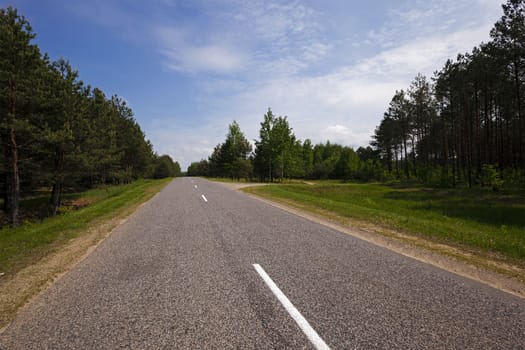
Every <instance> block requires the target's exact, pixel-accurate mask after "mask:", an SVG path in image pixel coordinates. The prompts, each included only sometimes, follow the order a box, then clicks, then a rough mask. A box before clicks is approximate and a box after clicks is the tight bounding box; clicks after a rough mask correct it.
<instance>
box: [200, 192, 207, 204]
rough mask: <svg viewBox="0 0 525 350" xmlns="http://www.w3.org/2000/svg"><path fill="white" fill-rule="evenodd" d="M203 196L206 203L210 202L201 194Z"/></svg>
mask: <svg viewBox="0 0 525 350" xmlns="http://www.w3.org/2000/svg"><path fill="white" fill-rule="evenodd" d="M201 196H202V199H204V201H205V202H208V200H207V199H206V197H204V195H203V194H201Z"/></svg>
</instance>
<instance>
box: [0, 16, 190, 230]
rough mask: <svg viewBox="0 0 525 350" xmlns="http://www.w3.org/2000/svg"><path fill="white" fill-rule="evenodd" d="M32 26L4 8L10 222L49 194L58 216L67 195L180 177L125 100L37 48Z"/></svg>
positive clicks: (0, 125) (0, 141) (0, 166)
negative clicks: (29, 202)
mask: <svg viewBox="0 0 525 350" xmlns="http://www.w3.org/2000/svg"><path fill="white" fill-rule="evenodd" d="M35 36H36V35H35V33H34V32H33V30H32V28H31V25H30V23H29V22H28V21H27V20H26V19H25V18H24V17H23V16H22V15H20V14H19V13H18V12H17V10H16V9H14V8H12V7H9V8H7V9H0V118H1V119H0V193H1V198H2V200H1V202H2V209H3V214H0V227H1V226H2V225H3V224H10V225H17V224H18V223H19V221H20V201H21V199H22V198H29V197H31V196H35V195H36V194H37V193H38V194H40V193H47V195H48V196H49V204H48V205H47V206H46V208H44V210H43V211H42V213H41V215H42V216H43V217H45V216H54V215H56V214H57V212H58V211H59V208H60V205H61V200H62V196H63V194H64V193H66V192H71V191H82V190H86V189H89V188H93V187H95V186H98V185H101V184H124V183H129V182H131V181H134V180H136V179H138V178H150V177H151V178H153V177H155V178H162V177H168V176H176V175H178V174H179V173H180V166H179V165H178V163H176V162H173V160H172V159H171V158H170V157H169V156H158V155H156V154H155V153H154V151H153V147H152V145H151V143H150V142H149V141H148V140H147V139H146V138H145V135H144V132H143V131H142V130H141V128H140V126H139V124H138V123H137V122H136V120H135V118H134V114H133V111H132V110H131V108H130V107H129V106H128V105H127V103H126V101H125V100H124V99H123V98H120V97H118V96H116V95H114V96H111V97H108V96H106V95H105V94H104V92H103V91H102V90H100V89H98V88H93V87H91V86H90V85H86V84H85V83H84V82H82V81H81V80H80V79H79V73H78V72H77V71H76V70H74V69H73V68H72V66H71V65H70V63H69V62H68V61H67V60H66V59H63V58H61V59H58V60H56V61H51V60H50V58H49V56H48V55H47V54H43V53H42V52H41V51H40V49H39V47H38V46H37V45H36V44H34V39H35Z"/></svg>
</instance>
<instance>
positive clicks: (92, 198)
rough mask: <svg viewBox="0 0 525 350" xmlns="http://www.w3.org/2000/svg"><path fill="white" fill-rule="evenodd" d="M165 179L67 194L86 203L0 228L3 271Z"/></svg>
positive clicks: (129, 206)
mask: <svg viewBox="0 0 525 350" xmlns="http://www.w3.org/2000/svg"><path fill="white" fill-rule="evenodd" d="M168 181H169V180H168V179H166V180H139V181H136V182H134V183H131V184H128V185H122V186H111V187H106V188H99V189H94V190H90V191H87V192H83V193H80V194H72V195H68V196H66V198H65V201H64V202H65V203H68V204H69V203H83V204H82V205H83V206H84V205H85V206H84V207H83V208H81V209H79V210H74V209H73V208H72V207H73V206H74V204H73V205H66V206H65V207H62V208H61V211H62V212H63V214H61V215H59V216H56V217H53V218H48V219H45V220H43V221H42V222H36V223H26V224H24V225H21V226H20V227H16V228H8V227H6V228H3V229H2V230H0V272H3V273H6V274H12V273H14V272H16V271H17V270H19V269H21V268H23V267H24V266H27V265H28V264H31V263H33V262H34V261H37V260H38V259H39V258H41V257H42V256H43V255H45V254H46V253H47V252H49V251H50V250H54V249H57V248H58V247H59V246H60V245H61V244H63V243H65V242H67V241H69V240H70V239H72V238H75V237H77V236H78V235H80V234H82V232H83V231H84V230H85V229H87V228H88V227H89V226H91V225H96V224H98V223H100V222H102V221H104V220H106V219H108V218H113V217H115V216H120V215H122V214H123V213H127V212H129V211H130V210H133V209H134V208H136V207H137V206H138V205H139V204H141V203H143V202H145V201H147V200H148V199H150V198H151V197H152V196H153V195H154V194H156V193H157V192H158V191H160V190H161V189H162V188H163V187H164V186H165V185H166V184H167V183H168Z"/></svg>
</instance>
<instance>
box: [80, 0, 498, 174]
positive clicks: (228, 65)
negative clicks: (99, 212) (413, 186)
mask: <svg viewBox="0 0 525 350" xmlns="http://www.w3.org/2000/svg"><path fill="white" fill-rule="evenodd" d="M94 1H95V3H94V4H95V5H93V6H91V5H85V4H84V5H83V3H81V2H80V1H76V0H75V1H73V2H74V3H75V4H76V5H75V6H76V7H77V9H78V11H77V13H80V12H85V13H91V15H90V16H92V17H93V21H95V23H97V24H99V25H103V26H107V27H108V28H111V29H112V30H115V31H117V30H121V31H122V32H127V33H128V36H131V35H130V34H132V33H136V35H137V36H142V37H146V38H147V39H148V41H149V42H148V47H149V48H151V47H152V48H153V49H154V50H155V52H157V53H158V62H155V63H157V64H158V65H159V66H161V67H162V71H163V74H168V75H169V74H173V80H174V84H176V81H177V79H178V78H180V77H182V78H183V79H184V80H185V82H187V83H188V84H191V87H192V92H193V91H194V92H195V93H194V94H192V100H191V101H186V103H188V104H195V105H198V106H199V107H198V109H197V108H194V109H193V110H191V113H193V115H192V118H195V119H198V120H200V121H201V122H200V123H198V124H199V125H200V126H198V127H196V128H195V127H186V128H184V127H183V128H176V127H171V125H180V123H178V122H176V120H177V117H173V116H171V117H170V116H169V115H168V114H169V112H166V119H169V120H170V121H171V123H168V125H170V126H169V127H165V126H157V127H156V126H154V125H151V127H150V129H149V130H146V132H147V135H148V136H149V137H151V139H152V141H153V143H154V144H155V145H156V148H157V150H158V151H159V152H161V153H165V152H167V153H170V154H171V155H172V156H174V158H176V159H178V160H179V161H180V162H181V164H182V165H183V167H184V166H187V165H188V164H189V162H190V161H193V160H199V159H201V158H203V157H206V156H207V155H208V154H209V153H210V152H211V151H212V149H213V147H214V146H215V144H216V143H218V142H221V141H222V140H223V138H224V134H225V132H226V128H227V125H228V124H229V123H230V122H231V121H232V120H233V119H236V120H237V121H239V123H240V125H241V127H242V128H243V131H245V133H246V135H247V137H248V138H250V139H253V138H256V137H257V136H258V128H259V122H260V121H261V120H262V115H263V114H264V113H265V111H266V109H267V108H268V107H272V108H273V109H274V111H275V112H276V113H277V114H279V115H281V114H286V115H288V117H289V120H290V123H291V126H292V127H293V128H294V131H295V133H296V135H297V136H298V137H299V138H301V139H305V138H310V139H312V140H313V141H314V142H323V141H326V140H327V139H331V140H333V141H336V142H340V143H343V144H347V145H352V146H358V145H366V144H367V143H368V141H369V140H370V136H371V134H372V133H373V131H374V128H375V126H376V125H377V124H378V122H379V120H380V119H381V117H382V114H383V112H384V110H385V108H386V107H387V105H388V102H389V100H390V98H391V97H392V95H393V94H394V92H395V90H396V89H401V88H405V87H407V86H408V85H409V84H410V81H411V80H412V79H413V78H414V76H415V75H416V74H417V73H418V72H421V73H423V74H425V75H427V76H429V75H431V74H432V73H433V71H435V70H438V69H440V68H441V66H442V65H443V64H444V62H445V60H446V59H447V58H454V57H455V56H456V55H457V54H458V53H463V52H466V51H470V50H471V49H472V47H473V46H475V45H477V44H479V43H480V42H481V41H487V40H488V39H489V37H488V33H489V30H490V28H491V27H492V25H493V23H494V22H495V21H496V20H497V19H498V17H499V16H500V13H501V10H500V4H499V3H498V1H495V0H465V1H456V0H435V1H425V0H400V1H395V2H390V1H378V3H379V4H383V5H375V7H374V8H373V9H372V7H371V8H370V9H368V8H365V10H364V11H363V9H360V10H361V11H360V12H359V13H363V14H366V15H365V17H366V16H368V14H367V11H368V10H370V11H371V12H372V11H381V10H382V11H383V12H382V13H377V12H375V13H374V14H373V15H370V18H368V17H366V18H359V19H356V18H355V17H353V16H354V14H353V12H354V11H353V10H355V9H357V7H361V6H368V5H366V4H363V3H362V2H360V3H358V2H352V1H347V2H340V3H338V4H337V5H336V6H334V5H333V4H328V2H326V3H325V2H322V1H319V2H316V1H301V0H293V1H287V0H192V1H176V0H152V1H151V2H148V7H152V8H154V9H155V11H153V12H151V11H145V12H146V13H147V15H146V16H142V14H137V13H136V12H132V11H131V10H129V8H130V6H128V5H129V3H124V2H122V1H121V0H115V1H109V4H108V5H105V1H102V0H94ZM71 6H72V5H71ZM137 6H138V5H134V8H135V9H136V7H137ZM142 6H143V8H145V7H144V6H145V5H142ZM84 15H85V14H84ZM97 16H99V17H97ZM374 21H376V22H374ZM349 23H350V24H349ZM352 23H363V24H366V28H367V29H362V28H360V27H359V26H357V25H352ZM347 30H348V32H347ZM166 70H168V73H166ZM188 109H189V108H188ZM191 113H187V114H191ZM159 114H160V112H157V113H155V115H159Z"/></svg>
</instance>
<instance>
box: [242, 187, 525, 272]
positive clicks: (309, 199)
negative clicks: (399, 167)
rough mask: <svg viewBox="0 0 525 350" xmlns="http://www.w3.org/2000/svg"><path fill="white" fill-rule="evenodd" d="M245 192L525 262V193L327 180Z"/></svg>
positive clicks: (258, 188) (251, 189)
mask: <svg viewBox="0 0 525 350" xmlns="http://www.w3.org/2000/svg"><path fill="white" fill-rule="evenodd" d="M245 190H246V191H247V192H250V193H253V194H258V195H261V196H263V197H267V198H277V199H282V200H287V201H292V202H295V203H297V204H300V205H303V206H306V207H307V208H312V209H321V210H325V211H329V212H333V213H335V214H337V215H340V216H342V217H346V218H350V219H354V220H358V221H362V222H369V223H372V224H374V225H378V226H380V227H385V228H394V229H396V230H399V231H402V232H405V233H409V234H414V235H419V236H423V237H426V238H430V239H432V240H434V241H438V242H445V243H448V244H452V245H456V246H463V247H467V248H474V249H475V250H477V251H479V250H481V251H485V252H490V253H497V254H498V255H500V256H502V257H505V258H510V259H512V260H517V261H520V262H521V263H523V262H525V193H524V192H523V191H520V192H505V191H502V192H492V191H486V190H481V189H429V188H424V187H416V186H402V185H398V186H387V185H379V184H355V183H351V184H348V183H346V184H342V183H339V184H334V183H323V182H318V183H316V184H315V185H313V186H312V185H269V186H263V187H257V188H249V189H245Z"/></svg>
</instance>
